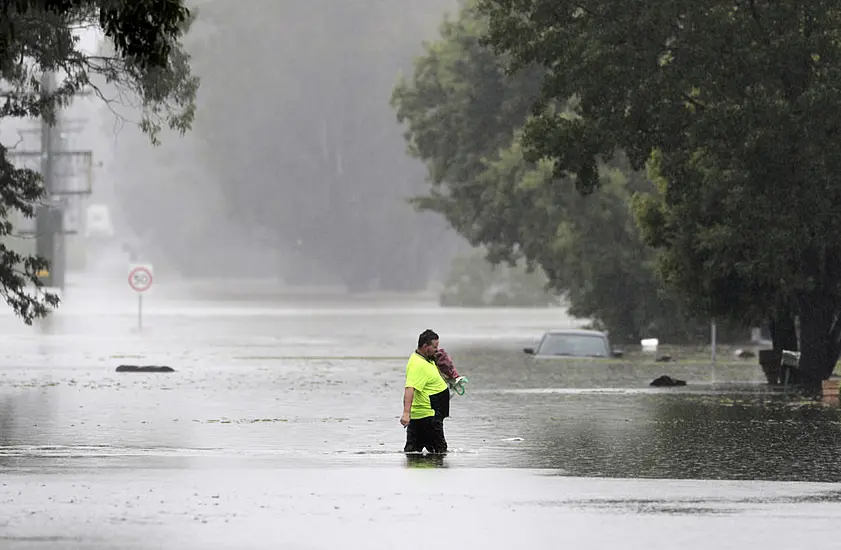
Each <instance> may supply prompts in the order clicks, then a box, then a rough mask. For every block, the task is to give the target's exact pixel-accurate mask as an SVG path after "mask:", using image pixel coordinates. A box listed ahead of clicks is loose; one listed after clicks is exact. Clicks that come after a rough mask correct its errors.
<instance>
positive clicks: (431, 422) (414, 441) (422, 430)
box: [403, 414, 447, 454]
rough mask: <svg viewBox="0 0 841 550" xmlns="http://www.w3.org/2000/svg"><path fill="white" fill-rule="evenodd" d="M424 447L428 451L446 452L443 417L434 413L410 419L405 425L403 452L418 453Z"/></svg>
mask: <svg viewBox="0 0 841 550" xmlns="http://www.w3.org/2000/svg"><path fill="white" fill-rule="evenodd" d="M424 447H425V448H426V450H427V451H429V452H430V453H441V454H443V453H446V452H447V440H446V439H445V438H444V418H443V417H441V416H439V415H438V414H436V415H435V416H428V417H426V418H419V419H417V420H410V421H409V425H408V426H407V427H406V447H404V449H403V452H406V453H420V452H423V449H424Z"/></svg>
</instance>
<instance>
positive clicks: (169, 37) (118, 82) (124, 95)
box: [0, 0, 198, 323]
mask: <svg viewBox="0 0 841 550" xmlns="http://www.w3.org/2000/svg"><path fill="white" fill-rule="evenodd" d="M0 14H2V15H0V81H1V83H2V88H3V101H4V102H3V105H2V106H0V119H2V118H25V117H34V118H44V119H46V120H47V121H50V122H52V121H54V120H55V116H56V113H57V111H58V110H59V109H60V108H62V107H63V106H66V105H67V104H68V103H69V102H70V101H72V99H73V97H74V96H75V95H76V94H78V93H79V92H81V91H83V90H85V89H91V90H93V91H94V92H96V93H98V94H99V96H100V97H101V98H102V99H103V100H105V101H107V102H109V103H114V102H117V103H119V102H120V101H121V99H123V100H131V99H135V100H136V101H137V102H138V104H139V106H140V107H141V113H142V118H141V119H140V120H139V121H138V122H139V124H140V125H141V127H142V128H143V129H144V130H145V131H146V132H147V133H148V134H149V135H150V137H151V138H152V140H153V141H155V140H156V136H157V133H158V132H159V131H160V130H161V128H162V127H164V126H167V127H170V128H175V129H178V130H179V131H181V132H184V131H186V130H187V129H188V128H189V127H190V124H191V123H192V120H193V116H194V99H195V94H196V91H197V88H198V80H197V79H196V78H194V77H193V76H191V74H190V68H189V57H188V56H187V55H186V53H185V52H184V51H183V49H182V48H181V45H180V39H181V37H182V36H183V34H184V32H186V30H187V28H188V26H189V23H190V21H191V13H190V11H189V10H188V9H187V8H186V7H185V5H184V2H183V1H182V0H133V1H131V2H126V1H122V0H40V1H37V0H14V1H13V0H4V1H2V2H0ZM91 27H93V28H98V29H99V30H100V31H102V32H103V34H104V35H105V37H106V38H108V39H109V40H110V41H111V43H112V45H113V52H112V54H111V55H94V54H91V53H89V52H86V51H84V50H83V49H82V48H81V47H80V36H79V32H80V31H81V30H82V29H85V28H91ZM44 72H51V73H56V74H58V75H60V77H61V78H60V81H59V83H58V86H57V87H56V88H55V89H42V86H41V81H42V74H43V73H44ZM100 81H105V82H107V83H109V84H111V85H112V86H113V87H115V88H116V89H118V90H119V91H120V93H121V96H119V97H115V98H109V97H106V96H105V95H104V94H103V92H102V91H101V89H100V85H99V83H100ZM8 153H9V149H8V148H7V147H6V146H2V147H0V220H2V223H0V238H3V237H8V236H10V235H13V229H14V228H13V227H12V226H11V224H10V222H9V221H8V220H9V216H10V214H11V213H12V211H14V210H17V211H19V212H20V213H21V214H23V215H24V216H26V217H32V216H34V215H35V213H36V209H37V208H38V207H39V203H40V202H41V201H42V200H43V199H44V198H45V190H44V188H43V186H42V183H41V177H40V175H39V174H37V173H35V172H33V171H31V170H28V169H19V168H17V167H15V166H14V165H13V164H12V163H11V161H10V158H9V154H8ZM47 267H48V266H47V263H46V261H45V260H44V259H43V258H38V257H27V256H24V255H21V254H19V253H17V252H14V251H13V250H12V249H11V248H10V247H9V246H7V244H5V243H0V295H2V296H3V298H4V299H5V300H6V302H7V303H8V304H9V305H10V306H11V307H12V308H13V309H14V310H15V312H16V313H17V314H18V315H20V317H21V318H22V319H23V320H24V322H26V323H31V322H32V321H33V319H35V318H37V317H43V316H44V315H46V314H47V312H48V311H49V309H50V308H52V307H55V306H56V305H58V298H57V296H56V295H54V294H52V293H42V292H41V291H40V290H39V289H41V288H42V284H41V282H40V280H39V279H38V276H37V273H38V271H39V270H41V269H44V268H47ZM30 286H32V287H34V288H35V289H36V292H35V293H34V294H33V293H31V292H30V289H29V287H30Z"/></svg>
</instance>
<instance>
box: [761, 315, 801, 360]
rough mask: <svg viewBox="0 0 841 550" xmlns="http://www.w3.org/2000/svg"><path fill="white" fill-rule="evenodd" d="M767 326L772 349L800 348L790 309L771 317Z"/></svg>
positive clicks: (778, 350)
mask: <svg viewBox="0 0 841 550" xmlns="http://www.w3.org/2000/svg"><path fill="white" fill-rule="evenodd" d="M769 328H770V331H771V341H772V342H773V344H772V345H773V349H774V351H777V352H782V351H783V350H789V351H798V350H799V349H800V346H799V345H798V343H797V329H796V327H795V326H794V316H793V315H792V314H791V312H790V311H787V312H785V313H782V314H780V315H778V316H777V317H776V318H774V319H772V320H771V323H770V327H769Z"/></svg>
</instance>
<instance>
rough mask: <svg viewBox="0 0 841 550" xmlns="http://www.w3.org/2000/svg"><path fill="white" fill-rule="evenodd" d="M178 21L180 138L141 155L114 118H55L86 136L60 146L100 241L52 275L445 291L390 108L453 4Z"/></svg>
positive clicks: (81, 106) (221, 1) (170, 137)
mask: <svg viewBox="0 0 841 550" xmlns="http://www.w3.org/2000/svg"><path fill="white" fill-rule="evenodd" d="M192 4H193V6H194V7H196V8H197V19H196V21H195V23H194V25H193V27H192V29H191V31H190V33H189V35H188V36H187V37H186V39H185V45H186V47H187V49H188V51H189V52H190V54H191V55H192V58H193V59H192V66H193V71H194V73H195V74H196V75H197V76H199V77H200V78H201V81H202V82H201V88H200V90H199V94H198V98H197V114H196V120H195V123H194V125H193V130H192V131H190V132H188V133H187V134H185V135H184V136H180V135H178V134H176V133H173V132H169V133H167V132H164V133H163V134H162V137H161V139H162V144H161V145H160V146H157V147H155V146H153V145H151V144H150V142H149V139H148V137H147V136H146V135H144V134H143V133H142V132H141V131H140V129H139V128H138V127H137V126H135V125H133V124H129V123H124V122H123V121H122V120H121V117H122V116H125V117H126V118H131V117H130V113H129V115H128V116H126V115H125V114H124V113H126V111H125V109H124V108H123V109H122V110H121V111H119V112H120V115H121V117H118V116H115V113H114V112H113V111H114V106H113V105H104V104H103V103H102V102H101V101H97V99H96V98H89V99H79V100H77V101H76V102H75V103H74V105H73V106H72V107H71V108H70V109H68V110H67V111H66V115H65V117H66V120H81V121H83V122H84V123H83V124H82V126H83V127H84V128H83V129H82V130H80V131H78V132H75V133H74V134H73V137H72V139H74V140H75V142H74V143H68V144H67V145H68V146H71V145H72V146H73V147H76V148H88V149H90V150H92V151H93V157H94V164H95V166H96V168H95V169H94V177H93V180H94V183H93V193H92V195H91V196H90V197H89V198H86V199H79V200H80V201H87V202H88V204H93V205H105V206H107V208H108V212H109V213H110V218H111V223H112V225H113V228H114V234H113V236H111V237H108V238H104V237H102V236H97V235H93V236H91V235H88V238H87V241H88V242H87V246H84V247H81V246H76V247H74V246H72V244H71V245H69V246H68V267H69V268H70V269H71V270H73V269H74V268H76V269H79V268H83V269H84V270H86V271H96V270H100V271H103V270H105V271H109V272H110V271H112V270H113V271H114V272H115V273H117V274H119V276H120V277H122V276H123V273H124V271H125V265H126V261H127V258H130V259H132V260H138V261H145V262H150V263H152V264H154V266H155V273H156V277H161V276H163V277H165V278H172V277H186V278H226V277H236V278H248V277H254V278H261V279H266V278H276V279H278V280H279V281H280V282H283V283H286V284H289V285H303V286H309V285H319V286H323V285H329V286H336V287H341V288H345V289H348V290H350V291H366V290H374V291H411V292H413V291H420V290H424V289H427V288H428V287H429V285H430V283H432V282H435V281H441V280H442V279H443V278H444V277H446V274H447V272H448V270H449V266H450V262H451V260H452V259H453V258H454V257H455V255H456V254H458V253H459V252H464V251H465V250H468V249H469V248H470V247H469V246H468V245H467V244H466V243H465V242H464V241H463V239H462V238H461V237H459V236H458V235H457V234H456V233H455V232H454V231H452V230H451V229H449V226H448V225H447V224H446V222H445V221H444V220H443V219H442V218H441V217H440V216H438V215H435V214H430V213H419V212H416V211H415V210H414V208H413V207H412V206H411V205H409V204H408V203H407V199H408V198H410V197H412V196H416V195H422V194H425V193H426V192H428V185H427V184H425V169H424V166H423V164H422V163H421V162H420V161H418V160H415V159H411V158H410V157H409V156H408V155H407V154H406V142H405V140H404V139H403V130H402V128H401V127H400V126H399V125H398V123H397V121H396V118H395V114H394V111H393V109H392V108H391V107H390V105H389V98H390V95H391V92H392V89H393V87H394V84H395V83H396V82H397V80H398V77H399V75H400V74H401V73H405V74H411V71H412V62H413V59H414V58H415V57H416V56H418V55H419V54H421V53H422V51H423V41H424V40H434V39H435V38H436V36H437V35H436V32H437V28H438V26H439V25H440V23H441V21H442V19H443V17H444V15H445V14H446V13H448V12H452V11H453V9H454V8H457V7H458V2H456V0H405V1H401V2H393V1H390V0H365V1H358V2H344V1H341V2H340V1H335V0H248V1H247V2H233V1H231V0H204V1H196V2H193V3H192ZM244 4H246V5H247V8H246V9H243V6H244ZM86 208H87V207H86V206H85V205H79V206H78V207H77V208H76V209H75V211H76V214H75V215H76V216H77V217H79V218H84V217H86V216H87V214H86V213H85V212H86V211H87V210H86ZM70 210H71V211H72V210H74V209H70ZM68 216H71V217H72V216H73V214H72V212H69V213H68Z"/></svg>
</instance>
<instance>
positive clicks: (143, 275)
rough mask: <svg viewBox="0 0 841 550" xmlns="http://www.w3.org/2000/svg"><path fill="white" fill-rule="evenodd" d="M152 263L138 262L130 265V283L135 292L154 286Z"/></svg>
mask: <svg viewBox="0 0 841 550" xmlns="http://www.w3.org/2000/svg"><path fill="white" fill-rule="evenodd" d="M152 273H153V272H152V265H151V264H136V265H132V266H130V267H129V272H128V284H129V286H130V287H131V288H132V290H134V291H135V292H145V291H147V290H149V287H151V286H152Z"/></svg>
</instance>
